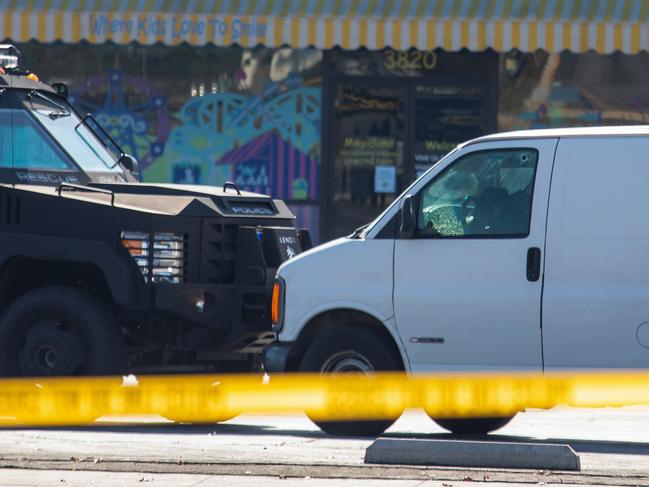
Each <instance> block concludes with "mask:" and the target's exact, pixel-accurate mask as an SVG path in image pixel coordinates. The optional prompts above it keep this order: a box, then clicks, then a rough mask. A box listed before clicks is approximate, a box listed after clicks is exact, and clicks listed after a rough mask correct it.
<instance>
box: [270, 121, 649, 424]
mask: <svg viewBox="0 0 649 487" xmlns="http://www.w3.org/2000/svg"><path fill="white" fill-rule="evenodd" d="M275 291H276V292H275V295H274V305H275V306H274V313H273V314H274V315H275V316H274V321H275V323H274V329H275V331H276V333H277V342H276V343H274V344H272V345H270V346H269V347H268V348H267V349H266V350H265V352H264V365H265V367H266V370H268V371H269V372H270V373H272V372H274V371H322V372H349V371H363V372H369V371H373V370H405V371H409V372H436V371H467V370H480V371H496V370H497V371H503V370H505V371H506V370H517V371H521V370H522V371H542V370H556V369H600V368H646V367H648V366H649V126H628V127H597V128H576V129H556V130H530V131H521V132H510V133H502V134H496V135H490V136H487V137H481V138H479V139H475V140H472V141H469V142H466V143H464V144H462V145H460V146H458V147H457V148H456V149H455V150H453V151H452V152H451V153H449V154H448V155H447V156H446V157H445V158H444V159H442V160H441V161H440V162H438V163H437V164H436V165H435V166H434V167H432V168H431V169H430V170H428V171H427V172H426V173H425V174H424V175H423V176H421V177H420V178H419V179H418V180H417V181H416V182H415V183H413V184H412V185H411V186H410V187H409V188H408V189H407V190H406V191H405V192H404V193H403V194H402V195H401V196H400V197H399V198H398V199H397V200H396V201H395V202H394V204H393V205H392V206H390V207H389V208H388V209H387V210H386V211H385V212H384V213H383V214H381V215H380V216H379V217H378V218H377V219H376V220H374V221H373V222H372V223H370V224H369V225H368V226H367V227H365V228H363V229H360V230H357V231H356V232H355V233H354V234H352V235H350V236H349V237H346V238H341V239H338V240H335V241H332V242H329V243H327V244H325V245H321V246H319V247H317V248H315V249H313V250H311V251H308V252H305V253H303V254H301V255H299V256H297V257H295V258H294V259H292V260H290V261H288V262H286V263H284V264H283V265H282V266H281V268H280V269H279V271H278V281H277V284H276V289H275ZM510 419H511V418H471V419H454V420H437V422H438V423H439V424H440V425H442V426H443V427H445V428H447V429H449V430H451V431H453V432H463V433H469V432H470V433H486V432H489V431H493V430H494V429H497V428H499V427H501V426H503V425H504V424H506V423H507V422H508V421H509V420H510ZM391 423H392V421H356V422H322V421H319V422H318V425H319V426H320V427H321V428H322V429H323V430H325V431H327V432H330V433H333V434H358V435H376V434H380V433H381V432H382V431H383V430H384V429H385V428H387V427H388V426H389V425H390V424H391Z"/></svg>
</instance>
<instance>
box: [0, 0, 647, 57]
mask: <svg viewBox="0 0 649 487" xmlns="http://www.w3.org/2000/svg"><path fill="white" fill-rule="evenodd" d="M0 39H10V40H12V41H14V42H24V41H27V40H30V39H36V40H38V41H41V42H52V41H57V40H61V41H65V42H78V41H80V40H87V41H89V42H91V43H103V42H106V41H112V42H115V43H118V44H126V43H130V42H137V43H140V44H154V43H156V42H162V43H165V44H168V45H174V44H179V43H183V42H187V43H189V44H191V45H204V44H207V43H213V44H216V45H225V46H227V45H231V44H239V45H241V46H244V47H251V46H255V45H258V44H263V45H265V46H267V47H278V46H282V45H289V46H292V47H307V46H314V47H317V48H321V49H328V48H332V47H334V46H339V47H342V48H345V49H357V48H359V47H367V48H369V49H382V48H384V47H392V48H395V49H400V50H401V49H408V48H411V47H415V48H417V49H420V50H428V49H434V48H438V47H441V48H443V49H446V50H449V51H456V50H459V49H462V48H468V49H470V50H472V51H482V50H484V49H487V48H492V49H495V50H497V51H508V50H510V49H513V48H518V49H520V50H522V51H534V50H536V49H544V50H546V51H549V52H557V51H562V50H564V49H568V50H571V51H574V52H583V51H588V50H591V49H592V50H594V51H597V52H600V53H610V52H613V51H616V50H619V51H622V52H625V53H636V52H638V51H641V50H648V49H649V0H0Z"/></svg>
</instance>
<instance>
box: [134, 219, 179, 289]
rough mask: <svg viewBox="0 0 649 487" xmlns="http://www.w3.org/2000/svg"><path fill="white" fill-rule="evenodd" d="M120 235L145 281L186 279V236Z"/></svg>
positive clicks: (142, 233)
mask: <svg viewBox="0 0 649 487" xmlns="http://www.w3.org/2000/svg"><path fill="white" fill-rule="evenodd" d="M121 237H122V245H123V246H124V247H126V249H127V250H128V252H129V253H130V254H131V256H132V257H133V259H135V263H136V264H137V266H138V267H139V268H140V271H141V272H142V277H143V278H144V281H145V282H168V283H171V284H180V283H182V282H186V272H185V269H186V262H187V250H188V249H187V235H178V234H174V233H153V234H151V233H144V232H122V235H121Z"/></svg>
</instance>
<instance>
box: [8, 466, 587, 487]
mask: <svg viewBox="0 0 649 487" xmlns="http://www.w3.org/2000/svg"><path fill="white" fill-rule="evenodd" d="M266 485H273V486H282V487H302V486H304V487H388V486H389V487H393V486H394V487H420V486H421V487H468V486H472V487H475V485H476V482H471V481H467V482H462V481H461V482H449V481H446V482H443V481H433V480H377V479H364V480H361V479H330V478H329V479H314V478H309V477H306V478H305V477H300V478H287V477H259V476H252V475H250V476H234V475H191V474H146V473H145V474H142V473H122V472H72V471H65V470H48V471H45V470H18V469H2V470H0V486H2V487H37V486H38V487H53V486H57V487H61V486H65V487H88V486H93V487H133V486H137V487H142V486H151V487H195V486H196V487H198V486H200V487H229V486H236V487H260V486H266ZM489 485H505V484H501V483H500V482H489ZM506 485H507V486H508V487H516V486H521V487H523V486H525V487H528V486H529V484H519V483H512V484H510V483H507V484H506ZM552 485H553V484H547V487H550V486H552ZM554 485H557V486H559V485H560V486H562V487H570V486H571V485H575V484H554Z"/></svg>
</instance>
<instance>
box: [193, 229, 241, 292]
mask: <svg viewBox="0 0 649 487" xmlns="http://www.w3.org/2000/svg"><path fill="white" fill-rule="evenodd" d="M204 222H205V223H204V226H203V252H202V255H203V263H202V265H201V277H202V279H201V280H202V281H203V282H210V283H213V284H232V283H233V282H234V279H235V267H236V261H237V231H238V228H239V227H238V225H224V224H222V223H219V222H218V221H215V220H213V219H211V218H206V219H205V220H204Z"/></svg>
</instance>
